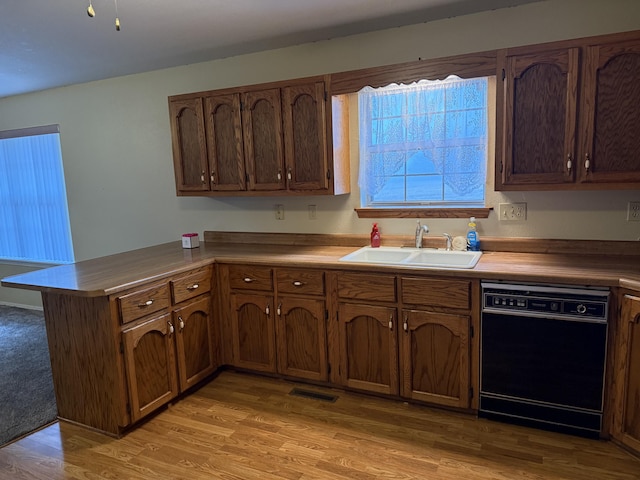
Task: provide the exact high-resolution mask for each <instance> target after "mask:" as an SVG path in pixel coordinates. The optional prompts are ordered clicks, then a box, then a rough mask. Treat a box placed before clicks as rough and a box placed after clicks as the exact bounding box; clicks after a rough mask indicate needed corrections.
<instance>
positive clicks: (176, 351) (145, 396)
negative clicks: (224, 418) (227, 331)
mask: <svg viewBox="0 0 640 480" xmlns="http://www.w3.org/2000/svg"><path fill="white" fill-rule="evenodd" d="M211 277H212V266H206V267H201V268H197V269H194V270H191V271H189V272H186V273H184V274H181V275H177V276H175V277H166V278H164V279H160V280H156V281H155V282H153V283H149V284H144V285H141V286H139V287H134V288H131V289H129V290H125V291H121V292H118V293H114V294H112V295H103V296H97V297H83V296H79V295H71V294H66V293H52V292H43V293H42V298H43V306H44V309H45V322H46V325H47V336H48V340H49V352H50V357H51V369H52V375H53V381H54V387H55V392H56V401H57V404H58V415H59V417H60V418H63V419H66V420H70V421H73V422H75V423H79V424H82V425H87V426H89V427H92V428H95V429H97V430H101V431H104V432H107V433H110V434H113V435H120V434H121V433H122V432H123V431H124V430H125V429H126V428H127V427H129V426H130V425H131V424H133V423H135V422H136V421H137V420H139V419H141V418H142V417H144V416H145V415H147V414H148V413H150V412H152V411H154V410H155V409H157V408H159V407H160V406H162V405H165V404H166V403H167V402H169V401H170V400H171V399H173V398H175V397H176V396H177V395H179V394H180V392H183V391H185V390H186V389H187V388H189V387H191V386H193V385H195V384H196V383H197V382H198V381H200V380H203V379H204V378H206V377H207V376H208V375H210V374H211V373H213V372H214V371H215V369H216V368H217V366H218V356H217V352H216V347H215V345H216V341H217V338H216V333H215V329H214V326H215V325H214V320H213V315H212V293H211Z"/></svg>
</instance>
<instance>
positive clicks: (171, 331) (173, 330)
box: [167, 322, 175, 335]
mask: <svg viewBox="0 0 640 480" xmlns="http://www.w3.org/2000/svg"><path fill="white" fill-rule="evenodd" d="M167 325H169V335H173V332H175V329H174V328H173V323H171V322H167Z"/></svg>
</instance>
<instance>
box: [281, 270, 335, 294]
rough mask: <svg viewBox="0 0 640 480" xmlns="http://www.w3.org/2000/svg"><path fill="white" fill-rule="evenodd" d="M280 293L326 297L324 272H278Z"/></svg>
mask: <svg viewBox="0 0 640 480" xmlns="http://www.w3.org/2000/svg"><path fill="white" fill-rule="evenodd" d="M276 279H277V280H276V283H277V285H278V293H303V294H307V295H324V272H322V271H319V270H299V269H292V270H278V271H277V272H276Z"/></svg>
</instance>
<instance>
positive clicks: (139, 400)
mask: <svg viewBox="0 0 640 480" xmlns="http://www.w3.org/2000/svg"><path fill="white" fill-rule="evenodd" d="M210 312H211V299H210V298H209V297H204V298H201V299H200V300H197V301H195V302H193V303H189V304H187V305H184V306H181V307H179V308H176V309H175V310H173V312H172V313H171V314H169V313H166V314H163V315H160V316H158V317H154V318H152V319H150V320H147V321H143V322H142V323H139V324H137V325H136V326H134V327H132V328H129V329H127V330H124V331H123V332H122V338H123V342H124V357H125V369H126V374H127V382H128V386H129V401H130V410H131V421H132V422H135V421H137V420H139V419H140V418H142V417H144V416H145V415H147V414H149V413H150V412H152V411H154V410H155V409H157V408H159V407H161V406H162V405H164V404H166V403H167V402H168V401H170V400H171V399H173V398H175V397H176V396H177V395H178V394H179V393H181V392H184V391H186V390H187V389H188V388H190V387H192V386H193V385H195V384H196V383H197V382H199V381H200V380H203V379H204V378H206V377H207V376H208V375H210V374H211V373H213V371H214V370H215V369H216V366H217V365H216V360H215V358H216V356H215V350H214V345H213V335H212V322H211V313H210Z"/></svg>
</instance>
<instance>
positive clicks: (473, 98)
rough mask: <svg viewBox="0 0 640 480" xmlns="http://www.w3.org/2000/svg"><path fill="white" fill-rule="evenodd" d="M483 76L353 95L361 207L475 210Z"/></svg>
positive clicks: (484, 131) (482, 176)
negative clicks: (357, 131)
mask: <svg viewBox="0 0 640 480" xmlns="http://www.w3.org/2000/svg"><path fill="white" fill-rule="evenodd" d="M489 84H490V79H489V78H486V77H484V78H472V79H461V78H459V77H455V76H450V77H448V78H447V79H445V80H436V81H425V80H423V81H420V82H415V83H413V84H410V85H397V84H394V85H389V86H386V87H381V88H371V87H365V88H363V89H362V90H361V91H360V92H359V93H358V104H359V108H358V112H359V145H360V172H359V186H360V194H361V205H362V207H363V208H406V207H409V208H463V209H468V208H483V207H484V194H485V184H486V169H487V163H488V161H487V160H488V150H489V148H488V143H489V142H488V138H489V127H488V125H489V113H488V108H487V106H488V103H489V102H488V97H489V87H490V85H489Z"/></svg>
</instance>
